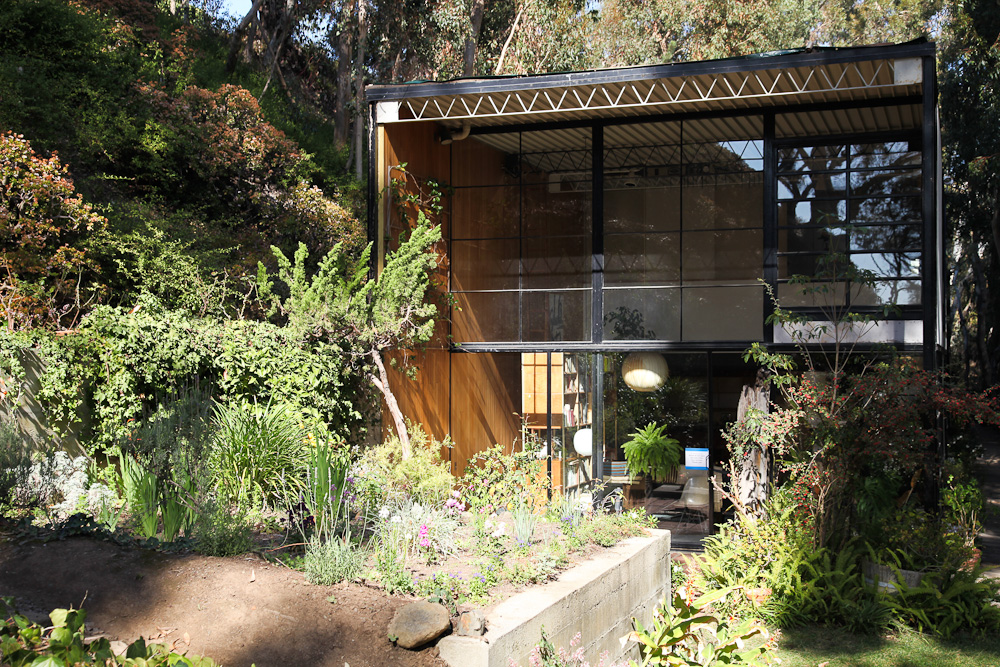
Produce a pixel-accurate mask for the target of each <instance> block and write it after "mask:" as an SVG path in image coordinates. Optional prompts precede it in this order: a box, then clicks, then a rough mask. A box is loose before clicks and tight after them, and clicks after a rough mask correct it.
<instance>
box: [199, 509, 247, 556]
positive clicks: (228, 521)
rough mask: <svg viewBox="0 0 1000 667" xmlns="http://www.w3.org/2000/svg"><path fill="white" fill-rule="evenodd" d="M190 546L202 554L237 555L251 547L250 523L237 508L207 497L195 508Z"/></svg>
mask: <svg viewBox="0 0 1000 667" xmlns="http://www.w3.org/2000/svg"><path fill="white" fill-rule="evenodd" d="M194 539H195V543H194V548H195V550H196V551H198V552H199V553H202V554H205V555H206V556H237V555H239V554H243V553H246V552H247V551H250V549H251V548H252V547H253V535H252V525H251V523H250V520H249V518H248V517H247V515H246V514H245V513H244V512H241V511H240V510H239V509H236V510H235V511H234V510H231V509H230V508H229V506H228V505H226V504H225V503H222V502H219V501H218V500H217V499H215V498H210V499H208V500H206V501H205V503H204V504H203V505H202V506H201V507H199V508H198V520H197V522H196V523H195V526H194Z"/></svg>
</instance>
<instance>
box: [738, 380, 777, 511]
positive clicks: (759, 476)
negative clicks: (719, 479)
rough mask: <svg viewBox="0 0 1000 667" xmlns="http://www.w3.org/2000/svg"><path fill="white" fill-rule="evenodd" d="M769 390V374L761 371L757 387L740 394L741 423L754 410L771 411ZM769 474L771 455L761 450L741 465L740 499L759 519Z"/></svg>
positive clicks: (755, 450)
mask: <svg viewBox="0 0 1000 667" xmlns="http://www.w3.org/2000/svg"><path fill="white" fill-rule="evenodd" d="M769 388H770V384H769V380H768V373H767V371H766V370H764V369H763V368H762V369H759V370H758V371H757V378H756V380H755V381H754V383H753V385H752V386H751V385H745V386H744V387H743V391H742V392H741V393H740V402H739V406H738V407H737V409H736V421H737V422H741V421H743V420H744V419H746V416H747V413H748V412H749V411H750V410H751V409H753V410H756V411H758V412H765V413H766V412H768V411H769V409H770V401H769V395H770V390H769ZM769 474H770V471H769V470H768V455H767V452H765V451H764V449H763V448H762V447H760V446H757V447H754V448H753V449H752V450H750V452H749V454H748V455H747V458H746V459H744V460H743V461H741V462H740V465H739V479H738V480H737V481H736V484H737V489H736V496H737V498H738V499H739V501H740V504H742V505H743V506H744V507H745V508H746V509H747V512H748V514H749V515H750V516H759V515H760V513H761V511H762V510H763V508H764V501H765V500H766V499H767V482H768V477H769Z"/></svg>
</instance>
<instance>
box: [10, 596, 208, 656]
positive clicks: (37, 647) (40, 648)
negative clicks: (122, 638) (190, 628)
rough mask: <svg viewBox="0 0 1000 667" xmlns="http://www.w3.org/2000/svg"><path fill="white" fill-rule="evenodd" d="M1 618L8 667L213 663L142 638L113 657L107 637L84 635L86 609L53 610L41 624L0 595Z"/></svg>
mask: <svg viewBox="0 0 1000 667" xmlns="http://www.w3.org/2000/svg"><path fill="white" fill-rule="evenodd" d="M0 617H2V618H3V622H2V625H0V664H3V665H10V667H26V666H27V665H44V666H45V667H73V666H75V665H84V664H88V665H89V664H98V665H135V666H136V667H139V666H140V665H141V666H142V667H159V666H161V665H162V666H164V667H166V666H168V665H189V666H190V667H214V665H215V662H213V661H212V660H211V659H209V658H203V657H199V656H190V655H189V656H185V655H182V654H180V653H175V652H174V651H172V650H170V648H169V647H168V646H167V645H166V644H149V645H147V644H146V642H145V641H144V640H143V639H142V638H140V639H138V640H136V641H134V642H132V643H131V644H130V645H129V646H128V648H127V649H126V650H125V654H124V655H118V656H116V655H115V654H114V653H113V652H112V650H111V642H109V641H108V639H107V638H106V637H102V638H100V639H96V640H93V641H87V640H86V639H85V638H84V637H85V629H86V628H85V627H84V621H85V620H86V618H87V612H86V611H85V610H83V609H55V610H53V611H52V613H50V614H49V618H50V619H51V620H52V625H51V626H50V627H42V626H40V625H38V624H37V623H32V622H31V621H29V620H28V619H27V618H25V617H24V616H22V615H20V614H18V613H17V609H16V607H15V605H14V599H13V598H10V597H4V598H0Z"/></svg>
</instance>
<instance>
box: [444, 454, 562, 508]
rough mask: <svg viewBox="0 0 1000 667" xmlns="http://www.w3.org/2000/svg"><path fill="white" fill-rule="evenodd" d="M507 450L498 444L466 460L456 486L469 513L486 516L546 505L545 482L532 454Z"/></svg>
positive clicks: (536, 459)
mask: <svg viewBox="0 0 1000 667" xmlns="http://www.w3.org/2000/svg"><path fill="white" fill-rule="evenodd" d="M510 449H511V451H510V452H509V453H508V452H507V448H506V447H504V446H503V445H500V444H497V445H493V446H492V447H489V448H488V449H485V450H483V451H481V452H478V453H477V454H476V455H475V456H473V457H472V458H470V459H469V464H468V465H467V466H466V468H465V474H463V475H462V479H461V481H460V483H459V485H460V486H461V488H462V497H463V498H465V501H466V503H467V504H468V506H469V509H470V510H472V511H481V510H485V511H487V512H488V513H489V512H493V511H499V510H503V509H508V508H513V507H516V506H517V504H519V503H521V502H530V503H533V506H534V507H535V508H541V507H542V506H543V504H544V503H546V502H547V498H548V479H547V478H546V477H545V475H544V474H540V473H539V465H538V458H537V457H536V455H535V454H534V452H532V451H530V450H529V451H520V452H518V451H514V448H513V447H511V448H510Z"/></svg>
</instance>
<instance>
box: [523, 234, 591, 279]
mask: <svg viewBox="0 0 1000 667" xmlns="http://www.w3.org/2000/svg"><path fill="white" fill-rule="evenodd" d="M590 248H591V239H590V237H589V236H560V237H539V238H525V239H522V240H521V252H522V253H523V254H524V262H523V265H524V282H523V283H522V287H523V288H524V289H564V288H574V287H590V286H591V285H592V284H593V277H592V270H591V249H590Z"/></svg>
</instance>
